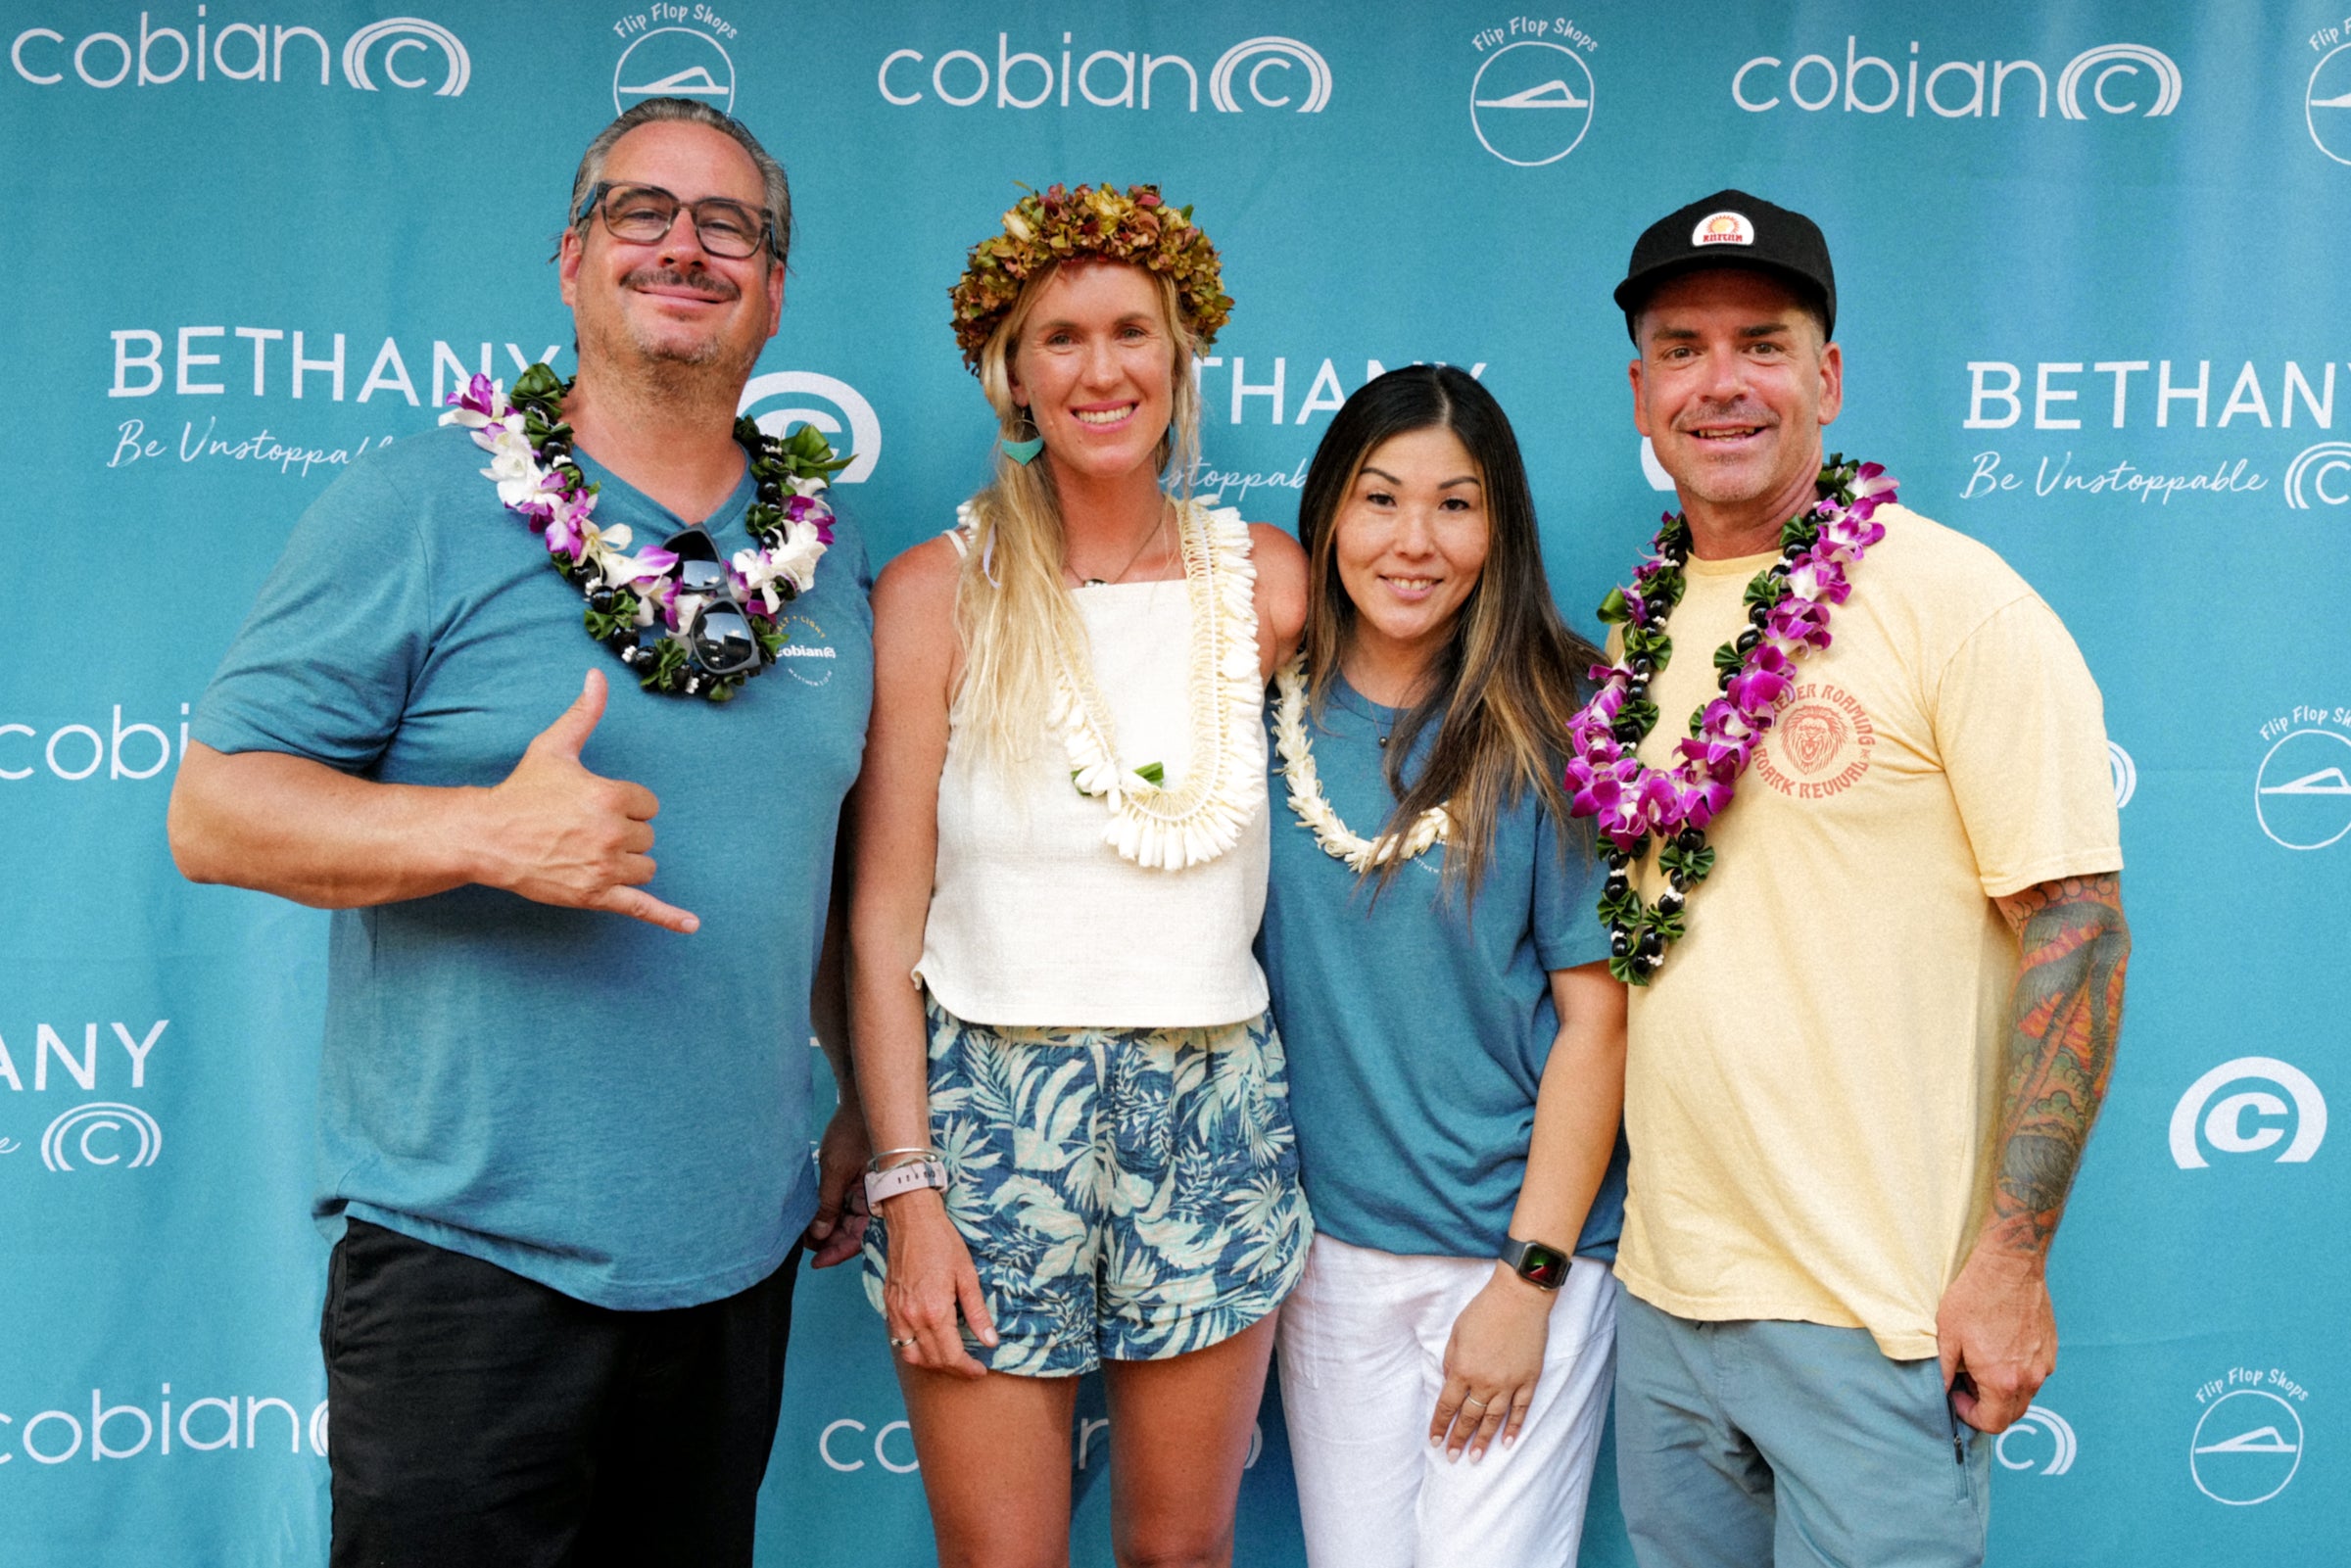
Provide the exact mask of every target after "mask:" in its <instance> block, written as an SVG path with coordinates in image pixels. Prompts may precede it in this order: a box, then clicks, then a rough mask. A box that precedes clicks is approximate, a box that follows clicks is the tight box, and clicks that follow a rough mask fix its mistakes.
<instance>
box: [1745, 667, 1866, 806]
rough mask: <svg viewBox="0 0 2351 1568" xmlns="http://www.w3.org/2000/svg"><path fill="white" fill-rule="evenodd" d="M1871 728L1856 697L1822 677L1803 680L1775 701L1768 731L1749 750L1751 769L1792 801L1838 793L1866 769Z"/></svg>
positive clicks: (1859, 776)
mask: <svg viewBox="0 0 2351 1568" xmlns="http://www.w3.org/2000/svg"><path fill="white" fill-rule="evenodd" d="M1877 743H1878V732H1877V726H1876V725H1874V724H1872V723H1871V722H1870V717H1869V710H1868V709H1867V708H1864V707H1863V706H1862V705H1861V699H1860V698H1859V697H1856V696H1854V695H1853V694H1852V693H1851V692H1850V691H1847V690H1846V689H1845V688H1843V687H1841V686H1837V685H1835V684H1833V683H1831V682H1828V681H1807V682H1805V683H1804V684H1803V685H1801V686H1799V687H1798V688H1797V689H1795V690H1794V691H1791V692H1790V693H1789V694H1788V697H1787V699H1786V700H1785V701H1783V702H1782V703H1781V704H1780V711H1779V716H1778V719H1777V720H1776V721H1775V722H1774V724H1773V725H1772V729H1771V734H1770V735H1769V736H1768V737H1766V739H1765V740H1764V742H1763V744H1762V745H1761V746H1760V747H1758V748H1757V749H1756V751H1755V760H1754V771H1755V774H1756V776H1757V777H1758V778H1760V779H1761V780H1762V781H1763V782H1764V783H1765V784H1769V785H1771V786H1772V787H1773V788H1774V789H1777V790H1778V791H1779V792H1780V793H1781V794H1784V795H1787V796H1789V797H1790V798H1792V799H1796V800H1825V799H1827V798H1829V797H1830V796H1832V795H1841V794H1843V793H1844V792H1845V791H1846V790H1847V789H1850V788H1851V787H1852V786H1853V785H1854V784H1858V783H1860V781H1861V776H1862V775H1864V774H1866V773H1868V772H1869V753H1870V748H1872V747H1873V746H1875V745H1876V744H1877Z"/></svg>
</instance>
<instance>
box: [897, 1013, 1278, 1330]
mask: <svg viewBox="0 0 2351 1568" xmlns="http://www.w3.org/2000/svg"><path fill="white" fill-rule="evenodd" d="M926 1013H927V1017H928V1020H929V1023H930V1030H931V1135H932V1139H933V1141H934V1142H935V1143H936V1144H937V1145H938V1147H939V1148H940V1149H941V1150H943V1151H944V1152H945V1155H946V1161H947V1169H948V1172H949V1174H950V1176H951V1177H952V1180H951V1182H950V1184H949V1186H948V1189H947V1212H948V1213H949V1214H950V1215H952V1216H953V1217H954V1220H955V1223H956V1226H957V1228H959V1229H960V1230H961V1231H962V1232H963V1236H964V1240H965V1242H966V1243H967V1244H968V1245H969V1246H970V1248H971V1252H972V1261H973V1263H974V1265H975V1266H976V1267H977V1268H978V1270H979V1274H980V1286H981V1289H982V1291H983V1292H984V1294H985V1296H986V1299H987V1308H988V1313H989V1315H990V1316H991V1317H992V1318H993V1320H994V1322H995V1327H996V1333H997V1336H998V1344H997V1345H996V1347H995V1349H994V1350H992V1351H991V1350H988V1349H987V1348H985V1347H984V1346H982V1345H981V1344H980V1343H979V1342H978V1341H977V1340H976V1339H974V1338H973V1337H972V1336H971V1334H970V1332H969V1330H966V1332H965V1335H964V1343H965V1345H966V1346H967V1348H969V1349H970V1351H971V1353H972V1354H973V1355H974V1356H975V1357H977V1358H978V1359H979V1360H980V1362H981V1363H982V1364H983V1365H984V1366H987V1367H988V1368H990V1369H991V1370H993V1371H998V1372H1015V1373H1020V1374H1023V1375H1026V1376H1030V1377H1059V1376H1068V1375H1074V1374H1077V1373H1080V1372H1089V1371H1092V1370H1093V1369H1094V1368H1095V1367H1096V1366H1098V1365H1100V1364H1101V1363H1102V1362H1103V1361H1104V1360H1122V1361H1147V1360H1159V1359H1163V1358H1165V1357H1168V1356H1172V1355H1181V1354H1184V1353H1185V1352H1187V1351H1196V1350H1200V1349H1203V1348H1204V1347H1206V1346H1210V1345H1214V1344H1216V1343H1217V1342H1219V1341H1220V1340H1223V1339H1227V1338H1230V1337H1231V1336H1232V1335H1234V1334H1237V1333H1239V1332H1240V1331H1241V1330H1242V1329H1244V1328H1247V1327H1248V1326H1249V1325H1250V1324H1252V1323H1254V1322H1256V1321H1257V1320H1258V1319H1260V1318H1262V1317H1264V1316H1265V1315H1266V1314H1267V1313H1269V1312H1271V1311H1272V1310H1273V1308H1274V1307H1278V1306H1279V1305H1280V1304H1281V1299H1282V1298H1283V1297H1284V1296H1286V1295H1288V1294H1289V1291H1290V1287H1291V1286H1292V1285H1294V1284H1295V1283H1297V1280H1298V1275H1299V1273H1300V1271H1301V1270H1303V1269H1304V1268H1305V1266H1306V1253H1307V1245H1308V1243H1310V1242H1311V1241H1313V1239H1314V1221H1313V1220H1312V1219H1311V1218H1310V1217H1309V1215H1308V1213H1307V1208H1306V1195H1305V1194H1304V1193H1303V1192H1302V1191H1301V1190H1300V1189H1299V1186H1298V1150H1297V1142H1296V1138H1295V1136H1294V1135H1293V1133H1292V1131H1291V1128H1290V1105H1289V1082H1288V1070H1287V1069H1286V1067H1285V1066H1284V1063H1283V1059H1282V1052H1281V1039H1280V1036H1278V1035H1277V1034H1276V1033H1275V1032H1274V1030H1273V1021H1272V1019H1271V1017H1269V1016H1266V1015H1260V1016H1259V1017H1257V1018H1255V1019H1252V1020H1250V1021H1248V1022H1243V1023H1228V1024H1223V1025H1221V1026H1218V1027H1216V1028H1206V1029H1054V1028H1002V1029H997V1028H990V1027H988V1026H987V1025H985V1024H980V1023H966V1022H963V1021H962V1020H960V1019H957V1018H955V1017H953V1016H952V1015H950V1014H948V1013H946V1012H944V1011H943V1010H941V1009H940V1008H939V1006H938V1004H937V1003H936V1002H928V1001H927V1002H926ZM888 1246H889V1244H888V1236H887V1234H886V1232H885V1228H884V1226H883V1223H882V1221H881V1220H880V1219H879V1218H877V1219H876V1220H875V1221H874V1222H873V1224H872V1226H871V1227H870V1228H869V1229H868V1230H867V1231H866V1236H865V1259H866V1275H865V1288H866V1294H867V1296H868V1297H869V1298H870V1299H871V1300H872V1302H873V1304H874V1307H875V1309H876V1310H877V1311H879V1310H880V1309H881V1307H882V1281H883V1278H884V1275H885V1274H886V1272H887V1270H888Z"/></svg>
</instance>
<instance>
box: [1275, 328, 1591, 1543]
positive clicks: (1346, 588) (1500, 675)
mask: <svg viewBox="0 0 2351 1568" xmlns="http://www.w3.org/2000/svg"><path fill="white" fill-rule="evenodd" d="M1299 535H1300V540H1301V543H1303V544H1304V545H1305V546H1306V550H1307V555H1308V561H1309V567H1308V570H1309V592H1308V611H1307V627H1306V641H1305V649H1304V652H1303V654H1302V656H1301V662H1300V663H1297V664H1293V665H1291V666H1290V667H1289V668H1288V669H1286V670H1284V671H1283V672H1282V675H1281V677H1280V679H1279V681H1278V683H1277V700H1276V702H1275V704H1274V707H1273V710H1272V719H1271V728H1272V731H1273V740H1274V755H1273V757H1272V759H1271V760H1272V768H1273V780H1272V787H1273V792H1274V796H1275V799H1276V800H1277V801H1284V800H1286V802H1287V815H1288V819H1289V820H1288V826H1287V827H1286V828H1284V827H1283V826H1282V825H1281V823H1280V821H1279V808H1278V807H1277V819H1276V828H1275V834H1274V843H1273V853H1272V875H1271V891H1270V894H1269V898H1268V903H1267V908H1266V921H1265V927H1264V931H1263V934H1262V936H1261V938H1260V952H1261V954H1262V956H1263V958H1264V961H1265V967H1266V973H1267V977H1268V979H1269V981H1270V982H1271V988H1272V993H1273V1010H1274V1017H1275V1019H1276V1021H1277V1022H1278V1024H1279V1027H1280V1029H1281V1033H1282V1037H1283V1038H1284V1040H1286V1041H1287V1042H1288V1044H1289V1053H1290V1070H1291V1103H1292V1111H1293V1115H1294V1117H1295V1119H1296V1122H1297V1127H1298V1144H1299V1155H1300V1161H1301V1165H1302V1173H1303V1176H1304V1180H1305V1184H1306V1190H1307V1197H1308V1201H1309V1202H1310V1203H1311V1204H1312V1205H1313V1206H1314V1211H1315V1215H1316V1219H1317V1223H1318V1231H1319V1234H1318V1235H1317V1236H1316V1239H1315V1242H1314V1246H1313V1249H1312V1251H1311V1253H1310V1256H1309V1260H1308V1264H1307V1269H1306V1273H1305V1276H1304V1277H1303V1278H1302V1279H1301V1281H1300V1282H1299V1285H1298V1287H1297V1289H1296V1291H1295V1292H1294V1293H1293V1294H1292V1295H1291V1297H1290V1301H1289V1304H1288V1306H1287V1307H1286V1308H1285V1309H1284V1313H1283V1317H1282V1322H1281V1328H1280V1356H1281V1377H1282V1399H1283V1404H1284V1406H1285V1409H1286V1411H1287V1414H1288V1420H1289V1429H1290V1445H1291V1450H1292V1455H1293V1463H1294V1466H1295V1469H1296V1473H1297V1478H1298V1493H1299V1502H1300V1511H1301V1513H1302V1515H1303V1517H1304V1521H1305V1526H1306V1542H1307V1556H1308V1559H1309V1561H1310V1562H1312V1563H1314V1564H1317V1565H1319V1568H1333V1565H1342V1564H1343V1565H1345V1568H1378V1565H1383V1564H1393V1565H1395V1568H1408V1565H1410V1568H1434V1565H1438V1564H1455V1563H1459V1564H1475V1565H1479V1568H1491V1565H1493V1564H1497V1563H1511V1564H1512V1565H1534V1564H1567V1563H1572V1562H1573V1561H1574V1560H1575V1553H1576V1546H1577V1543H1578V1540H1579V1538H1580V1536H1581V1534H1582V1525H1583V1512H1584V1500H1585V1497H1586V1494H1587V1492H1588V1490H1589V1487H1590V1484H1591V1478H1592V1468H1593V1461H1594V1458H1595V1455H1596V1452H1597V1449H1598V1448H1599V1443H1600V1433H1601V1425H1602V1419H1603V1415H1604V1412H1605V1405H1606V1401H1607V1391H1608V1371H1609V1365H1610V1359H1611V1353H1612V1346H1613V1333H1614V1306H1613V1297H1612V1295H1611V1293H1610V1291H1609V1288H1608V1280H1607V1262H1606V1259H1608V1258H1610V1257H1612V1256H1613V1253H1614V1243H1615V1237H1616V1230H1617V1225H1618V1222H1619V1218H1620V1215H1621V1213H1622V1209H1623V1191H1624V1164H1623V1153H1622V1148H1621V1145H1620V1142H1619V1138H1618V1130H1617V1123H1618V1119H1619V1114H1620V1111H1621V1107H1622V1100H1623V1083H1624V995H1623V989H1622V987H1621V986H1620V985H1619V984H1618V983H1617V982H1616V981H1615V980H1613V979H1612V978H1610V977H1609V975H1608V972H1607V963H1606V959H1607V936H1606V933H1605V931H1604V930H1603V929H1602V927H1601V926H1600V924H1599V923H1598V921H1597V920H1596V919H1595V918H1594V916H1593V912H1592V911H1593V904H1594V900H1595V898H1596V897H1597V894H1598V890H1599V879H1600V877H1601V876H1602V875H1603V874H1602V873H1601V872H1600V871H1599V870H1598V869H1597V868H1596V865H1595V862H1594V858H1593V856H1592V854H1591V850H1590V844H1589V835H1588V833H1586V832H1583V831H1581V830H1580V829H1579V828H1578V827H1576V826H1573V825H1571V824H1570V823H1569V821H1568V817H1567V808H1566V801H1565V800H1564V798H1563V797H1562V795H1561V792H1560V786H1559V777H1560V753H1561V749H1562V736H1563V735H1564V732H1565V726H1566V722H1567V719H1568V717H1569V715H1570V714H1572V713H1573V712H1574V710H1575V707H1576V705H1577V700H1578V693H1577V680H1578V675H1579V673H1580V672H1581V671H1582V670H1584V669H1585V668H1586V667H1587V666H1588V665H1590V664H1591V663H1592V662H1594V660H1595V658H1596V654H1595V652H1594V650H1593V649H1592V648H1591V646H1590V645H1589V644H1587V643H1585V642H1583V641H1581V640H1580V639H1578V638H1576V637H1575V636H1574V635H1573V634H1571V633H1570V632H1568V630H1567V629H1566V628H1565V627H1564V626H1563V625H1562V624H1561V622H1560V620H1559V614H1558V612H1557V610H1555V609H1554V608H1553V605H1552V602H1551V595H1550V591H1549V589H1548V587H1547V586H1546V583H1545V579H1544V574H1543V561H1542V550H1541V546H1540V543H1539V541H1538V538H1537V534H1536V528H1535V515H1534V506H1533V502H1532V500H1531V499H1530V498H1529V496H1528V492H1527V484H1526V476H1525V471H1524V468H1523V465H1522V464H1521V462H1520V459H1519V455H1518V449H1517V444H1516V442H1515V440H1514V439H1513V437H1512V436H1511V428H1510V423H1509V421H1508V420H1507V419H1506V418H1505V417H1504V416H1503V412H1502V409H1501V407H1500V406H1499V405H1498V404H1496V403H1495V402H1494V399H1493V397H1492V396H1491V395H1490V394H1489V393H1487V392H1486V391H1485V389H1484V388H1482V387H1480V386H1479V385H1478V384H1477V382H1476V381H1474V380H1472V379H1471V378H1470V377H1469V376H1468V375H1466V374H1464V373H1463V372H1462V371H1460V370H1456V369H1450V368H1446V367H1442V366H1430V365H1415V366H1413V367H1411V368H1408V369H1404V370H1397V371H1392V372H1390V373H1389V374H1387V375H1384V376H1381V377H1379V378H1378V379H1376V380H1374V381H1372V382H1371V383H1370V384H1369V385H1367V386H1366V387H1365V388H1364V389H1363V390H1362V391H1360V392H1358V393H1357V394H1356V395H1355V396H1354V397H1353V398H1351V399H1349V400H1348V402H1347V404H1346V406H1345V407H1343V408H1342V409H1340V411H1339V413H1338V414H1337V416H1336V417H1335V418H1334V419H1333V420H1332V421H1331V427H1330V432H1329V434H1328V435H1327V436H1325V437H1324V438H1323V441H1322V445H1321V448H1320V450H1319V451H1318V452H1317V453H1316V455H1315V460H1314V463H1313V465H1312V467H1311V468H1310V470H1309V472H1308V475H1307V481H1306V488H1305V490H1304V492H1303V495H1302V499H1301V501H1300V506H1299Z"/></svg>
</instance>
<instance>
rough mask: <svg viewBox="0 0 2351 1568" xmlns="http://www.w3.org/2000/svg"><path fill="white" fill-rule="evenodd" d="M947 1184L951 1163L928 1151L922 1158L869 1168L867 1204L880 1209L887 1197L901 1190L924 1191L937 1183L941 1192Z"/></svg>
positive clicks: (866, 1176) (870, 1209) (905, 1191)
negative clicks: (948, 1167) (948, 1164)
mask: <svg viewBox="0 0 2351 1568" xmlns="http://www.w3.org/2000/svg"><path fill="white" fill-rule="evenodd" d="M946 1186H947V1163H946V1162H945V1161H943V1160H941V1159H939V1158H938V1156H936V1155H925V1156H923V1157H922V1158H921V1159H920V1160H908V1161H906V1162H904V1163H903V1164H894V1165H892V1166H890V1167H889V1168H888V1170H869V1171H867V1172H866V1173H865V1207H866V1208H867V1209H868V1210H869V1211H875V1212H878V1211H880V1209H881V1207H882V1204H883V1201H884V1200H885V1199H889V1198H895V1197H897V1196H898V1195H899V1194H900V1193H909V1192H920V1191H921V1190H923V1189H924V1188H926V1187H934V1188H936V1189H938V1190H939V1191H941V1192H944V1191H945V1190H946Z"/></svg>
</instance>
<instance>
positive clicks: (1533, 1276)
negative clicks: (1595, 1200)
mask: <svg viewBox="0 0 2351 1568" xmlns="http://www.w3.org/2000/svg"><path fill="white" fill-rule="evenodd" d="M868 1179H869V1180H870V1179H871V1178H870V1177H869V1178H868ZM1502 1261H1503V1264H1504V1266H1505V1267H1507V1268H1509V1269H1510V1270H1511V1272H1513V1273H1515V1274H1516V1275H1517V1276H1518V1277H1519V1278H1520V1279H1523V1280H1525V1281H1526V1282H1527V1283H1528V1284H1529V1285H1532V1286H1534V1287H1535V1289H1537V1290H1558V1289H1559V1287H1560V1286H1561V1285H1564V1284H1566V1283H1567V1269H1568V1265H1569V1264H1570V1263H1572V1262H1573V1261H1574V1259H1572V1258H1571V1257H1570V1256H1569V1255H1568V1254H1566V1253H1563V1252H1561V1251H1559V1249H1558V1248H1557V1247H1548V1246H1545V1245H1544V1244H1543V1243H1542V1242H1539V1241H1520V1240H1519V1239H1518V1238H1517V1237H1515V1236H1511V1237H1509V1238H1507V1239H1506V1240H1505V1241H1504V1242H1503V1244H1502Z"/></svg>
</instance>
